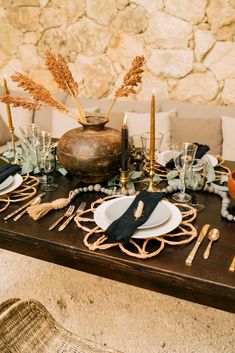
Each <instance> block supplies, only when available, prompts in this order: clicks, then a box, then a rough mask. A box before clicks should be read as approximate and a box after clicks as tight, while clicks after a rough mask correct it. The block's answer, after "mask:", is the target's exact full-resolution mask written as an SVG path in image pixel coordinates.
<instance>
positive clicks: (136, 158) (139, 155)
mask: <svg viewBox="0 0 235 353" xmlns="http://www.w3.org/2000/svg"><path fill="white" fill-rule="evenodd" d="M129 143H130V158H131V161H132V162H133V164H134V166H135V170H136V171H139V170H140V164H141V162H142V160H143V159H144V151H143V146H142V143H141V135H132V136H130V138H129Z"/></svg>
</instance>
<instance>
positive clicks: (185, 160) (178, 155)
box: [172, 142, 197, 202]
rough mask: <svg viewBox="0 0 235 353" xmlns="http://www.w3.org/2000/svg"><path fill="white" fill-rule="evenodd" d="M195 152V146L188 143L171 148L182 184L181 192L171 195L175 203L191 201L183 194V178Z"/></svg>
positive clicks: (191, 163)
mask: <svg viewBox="0 0 235 353" xmlns="http://www.w3.org/2000/svg"><path fill="white" fill-rule="evenodd" d="M196 150H197V145H195V144H193V143H188V142H180V143H176V144H174V146H173V152H174V163H175V167H176V169H177V170H178V172H179V177H180V181H181V184H182V190H181V191H180V192H177V193H175V194H173V195H172V198H173V200H175V201H177V202H188V201H190V200H191V196H190V195H188V194H186V192H185V178H186V175H187V173H188V172H189V171H190V169H191V167H192V165H193V161H194V158H195V154H196Z"/></svg>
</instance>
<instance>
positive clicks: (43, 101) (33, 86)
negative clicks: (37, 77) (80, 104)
mask: <svg viewBox="0 0 235 353" xmlns="http://www.w3.org/2000/svg"><path fill="white" fill-rule="evenodd" d="M11 79H12V81H13V82H17V86H18V87H21V88H23V89H24V91H26V92H28V93H29V94H30V95H31V96H32V99H27V98H20V97H17V96H16V97H11V96H9V95H7V96H2V97H0V101H1V102H3V103H9V104H11V105H13V106H14V107H23V108H25V109H40V108H41V107H42V106H49V107H51V108H54V109H56V110H59V111H61V112H63V113H66V114H68V115H69V116H71V117H72V118H74V119H76V120H79V117H78V116H77V115H76V114H75V113H74V112H73V111H72V110H71V109H69V108H68V107H66V106H64V105H63V104H62V103H61V102H59V101H57V100H56V99H55V98H54V97H53V96H52V95H51V93H50V92H49V91H48V90H47V89H46V88H44V87H43V86H42V85H40V84H38V83H36V82H35V81H33V80H32V79H31V78H30V77H28V76H27V75H24V74H22V73H20V72H15V73H14V74H13V75H12V76H11Z"/></svg>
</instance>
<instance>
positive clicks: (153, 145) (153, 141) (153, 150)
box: [149, 91, 155, 161]
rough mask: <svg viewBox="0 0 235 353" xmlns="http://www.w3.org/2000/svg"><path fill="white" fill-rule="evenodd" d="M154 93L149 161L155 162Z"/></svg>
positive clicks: (153, 98) (153, 96)
mask: <svg viewBox="0 0 235 353" xmlns="http://www.w3.org/2000/svg"><path fill="white" fill-rule="evenodd" d="M154 93H155V92H154V91H153V94H152V99H151V112H150V151H149V160H150V161H154V157H155V95H154Z"/></svg>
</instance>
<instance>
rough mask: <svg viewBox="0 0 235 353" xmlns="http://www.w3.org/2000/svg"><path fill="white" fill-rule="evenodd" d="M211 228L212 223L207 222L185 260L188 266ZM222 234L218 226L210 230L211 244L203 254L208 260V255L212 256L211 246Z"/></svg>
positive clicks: (209, 238)
mask: <svg viewBox="0 0 235 353" xmlns="http://www.w3.org/2000/svg"><path fill="white" fill-rule="evenodd" d="M209 228H210V224H205V225H204V226H203V227H202V229H201V232H200V234H199V236H198V239H197V241H196V244H195V245H194V247H193V249H192V250H191V252H190V254H189V255H188V257H187V259H186V260H185V263H186V265H187V266H191V265H192V262H193V259H194V257H195V255H196V253H197V251H198V248H199V246H200V245H201V243H202V241H203V239H204V238H205V237H206V235H207V233H208V230H209ZM219 236H220V231H219V230H218V229H217V228H212V229H211V230H210V232H209V233H208V240H209V244H208V245H207V247H206V250H205V252H204V254H203V258H204V259H205V260H206V259H208V257H209V256H210V251H211V246H212V243H213V242H214V241H216V240H218V239H219Z"/></svg>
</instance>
